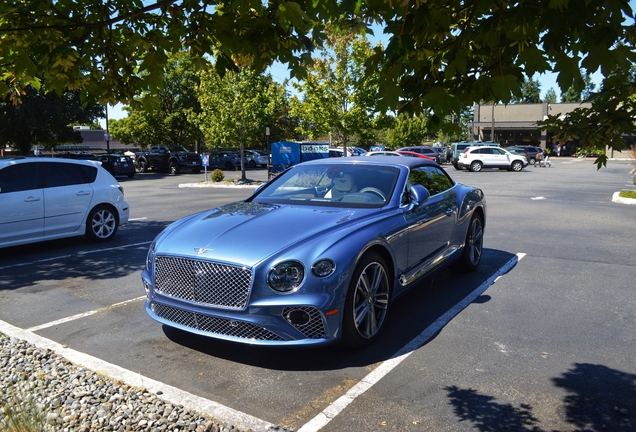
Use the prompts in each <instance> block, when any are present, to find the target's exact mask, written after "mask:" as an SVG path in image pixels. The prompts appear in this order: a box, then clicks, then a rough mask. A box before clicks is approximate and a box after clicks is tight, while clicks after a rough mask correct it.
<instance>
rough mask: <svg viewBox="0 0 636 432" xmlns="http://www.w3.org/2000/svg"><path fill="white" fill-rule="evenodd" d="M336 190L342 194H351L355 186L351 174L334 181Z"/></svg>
mask: <svg viewBox="0 0 636 432" xmlns="http://www.w3.org/2000/svg"><path fill="white" fill-rule="evenodd" d="M333 183H334V188H336V190H337V191H340V192H349V191H350V190H351V189H353V187H354V186H355V181H354V179H353V176H352V175H351V174H348V173H345V174H343V175H342V177H336V178H334V179H333Z"/></svg>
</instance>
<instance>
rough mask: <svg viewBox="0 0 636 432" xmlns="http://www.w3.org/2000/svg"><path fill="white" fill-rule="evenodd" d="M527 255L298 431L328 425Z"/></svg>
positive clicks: (312, 430) (516, 259) (505, 267)
mask: <svg viewBox="0 0 636 432" xmlns="http://www.w3.org/2000/svg"><path fill="white" fill-rule="evenodd" d="M525 256H526V254H524V253H518V254H517V255H516V256H515V257H514V258H512V259H511V260H510V261H508V262H507V263H506V264H504V265H503V267H501V268H500V269H499V270H497V272H496V273H495V274H493V275H492V276H491V277H490V278H489V279H488V280H487V281H485V282H484V283H483V284H481V285H480V286H479V287H477V288H476V289H475V290H474V291H473V292H471V293H470V294H469V295H467V296H466V297H465V298H464V299H463V300H462V301H461V302H459V303H457V304H456V305H455V306H454V307H453V308H452V309H450V310H449V311H448V312H446V313H445V314H444V315H442V316H441V317H439V318H438V319H437V321H435V322H434V323H433V324H431V325H430V326H428V327H427V328H426V329H425V330H424V331H423V332H422V333H420V334H419V335H418V336H416V337H415V338H414V339H413V340H411V341H410V342H409V343H408V344H406V345H405V346H404V347H403V348H402V349H401V350H399V351H398V352H396V353H395V354H393V356H392V357H391V358H390V359H389V360H386V361H384V362H383V363H382V364H380V366H378V367H377V368H375V369H374V370H373V372H371V373H370V374H368V375H367V376H366V377H364V378H363V379H362V380H360V382H359V383H358V384H356V385H355V386H353V387H351V388H350V389H349V391H348V392H347V393H345V394H344V395H342V396H340V397H339V398H338V399H336V401H334V402H333V403H332V404H331V405H329V406H328V407H327V408H325V409H324V410H323V411H322V412H321V413H320V414H318V415H317V416H316V417H314V418H313V419H311V420H310V421H309V422H307V423H305V425H303V426H302V427H301V428H300V429H298V432H315V431H319V430H320V429H322V428H323V427H325V426H326V425H327V423H329V422H330V421H331V420H332V419H333V418H334V417H336V416H337V415H338V414H340V413H341V412H342V411H343V410H344V409H345V408H346V407H347V406H348V405H349V404H350V403H351V402H353V401H354V400H355V399H356V398H357V397H358V396H361V395H362V394H364V392H366V391H367V390H368V389H370V388H371V387H373V385H374V384H376V383H377V382H378V381H380V380H381V379H382V378H383V377H384V376H385V375H387V374H388V373H389V372H391V371H392V370H393V369H394V368H395V367H396V366H398V365H399V364H400V363H402V361H404V360H406V358H407V357H408V356H410V355H411V354H413V352H415V350H417V349H418V348H419V347H421V346H422V345H424V344H425V343H426V342H427V341H428V340H429V339H431V338H432V337H433V336H435V334H436V333H437V332H439V331H440V330H441V329H442V328H444V326H445V325H446V324H448V323H449V322H450V320H451V319H453V318H454V317H455V316H456V315H457V314H458V313H460V312H461V311H462V310H464V309H465V308H466V307H467V306H468V305H470V304H471V303H472V302H473V301H474V300H475V299H476V298H477V297H479V296H480V295H481V294H482V293H483V292H484V291H486V289H487V288H488V287H489V286H491V285H492V284H493V283H495V281H496V280H497V279H499V277H501V276H503V275H504V274H506V273H507V272H508V271H509V270H510V269H511V268H513V267H514V266H515V265H516V264H517V263H518V262H519V260H521V259H522V258H523V257H525Z"/></svg>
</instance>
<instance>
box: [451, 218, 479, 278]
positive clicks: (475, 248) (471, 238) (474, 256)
mask: <svg viewBox="0 0 636 432" xmlns="http://www.w3.org/2000/svg"><path fill="white" fill-rule="evenodd" d="M483 248H484V221H483V220H482V218H481V216H480V215H478V214H473V217H472V218H471V220H470V224H469V225H468V232H467V233H466V240H465V241H464V251H463V252H462V256H461V258H460V259H459V262H458V263H457V266H458V267H459V270H461V271H465V272H471V271H474V270H475V269H477V267H479V263H480V262H481V255H482V252H483Z"/></svg>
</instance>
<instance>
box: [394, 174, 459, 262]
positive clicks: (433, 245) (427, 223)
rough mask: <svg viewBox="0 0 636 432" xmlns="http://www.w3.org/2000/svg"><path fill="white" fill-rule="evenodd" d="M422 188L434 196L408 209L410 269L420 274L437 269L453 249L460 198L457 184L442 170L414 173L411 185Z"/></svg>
mask: <svg viewBox="0 0 636 432" xmlns="http://www.w3.org/2000/svg"><path fill="white" fill-rule="evenodd" d="M415 184H420V185H422V186H424V187H425V188H426V189H427V190H428V191H429V193H430V194H431V196H430V198H429V199H428V200H427V201H426V202H425V203H423V204H420V205H418V206H415V207H413V206H408V207H406V210H405V212H404V218H405V220H406V222H407V225H408V239H409V246H408V268H409V272H412V273H415V274H417V273H418V272H420V271H425V270H426V269H427V268H429V267H430V266H434V265H435V264H436V262H437V261H438V260H439V258H440V257H442V256H443V255H444V254H445V253H446V252H447V251H448V249H449V247H450V246H451V239H452V236H453V229H454V227H455V224H456V217H457V197H456V192H455V187H454V183H453V181H452V180H451V179H450V178H449V177H448V175H446V173H445V172H444V171H443V170H441V169H440V168H438V167H434V166H424V167H419V168H416V169H413V170H411V172H410V174H409V185H415Z"/></svg>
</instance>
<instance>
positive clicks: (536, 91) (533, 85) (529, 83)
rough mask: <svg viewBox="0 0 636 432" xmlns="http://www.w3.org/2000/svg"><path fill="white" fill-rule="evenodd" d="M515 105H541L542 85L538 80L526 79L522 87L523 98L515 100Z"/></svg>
mask: <svg viewBox="0 0 636 432" xmlns="http://www.w3.org/2000/svg"><path fill="white" fill-rule="evenodd" d="M513 101H514V102H515V103H524V104H536V103H541V84H539V81H538V80H533V79H524V80H523V83H522V85H521V96H520V97H516V98H514V99H513Z"/></svg>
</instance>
